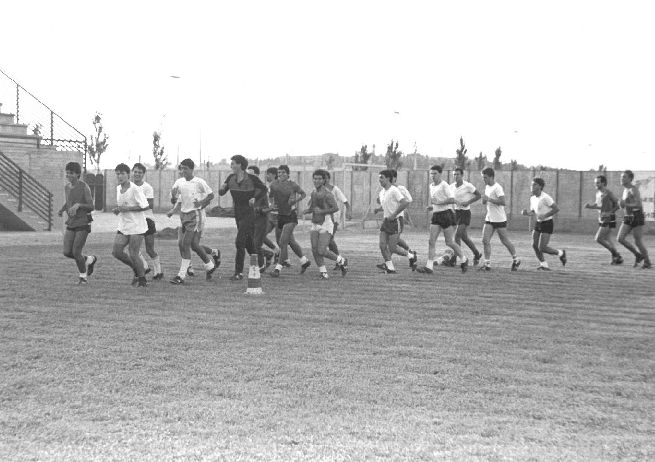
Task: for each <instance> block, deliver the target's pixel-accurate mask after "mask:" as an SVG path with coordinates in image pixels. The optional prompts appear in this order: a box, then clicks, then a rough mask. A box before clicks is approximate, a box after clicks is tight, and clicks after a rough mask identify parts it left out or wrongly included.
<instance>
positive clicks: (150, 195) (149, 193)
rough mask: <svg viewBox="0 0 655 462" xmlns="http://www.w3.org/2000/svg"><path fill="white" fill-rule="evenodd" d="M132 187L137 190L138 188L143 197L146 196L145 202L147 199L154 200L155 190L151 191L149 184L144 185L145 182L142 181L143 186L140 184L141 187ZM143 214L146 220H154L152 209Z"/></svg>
mask: <svg viewBox="0 0 655 462" xmlns="http://www.w3.org/2000/svg"><path fill="white" fill-rule="evenodd" d="M134 186H135V187H137V188H139V189H140V190H141V192H142V193H143V195H144V196H146V200H147V199H152V200H154V199H155V190H154V189H152V186H150V184H149V183H146V182H145V181H144V182H143V184H142V185H141V186H138V185H136V184H135V185H134ZM143 213H145V215H146V218H150V219H151V220H154V219H155V214H154V213H153V212H152V209H148V210H146V211H145V212H143Z"/></svg>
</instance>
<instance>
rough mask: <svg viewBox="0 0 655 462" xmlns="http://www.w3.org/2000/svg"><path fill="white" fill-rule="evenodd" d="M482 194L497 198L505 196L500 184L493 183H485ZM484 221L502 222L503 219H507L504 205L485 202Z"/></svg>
mask: <svg viewBox="0 0 655 462" xmlns="http://www.w3.org/2000/svg"><path fill="white" fill-rule="evenodd" d="M484 194H485V196H487V197H489V198H491V199H494V200H498V199H499V198H501V197H504V196H505V191H503V187H502V186H501V185H499V184H498V183H494V184H492V185H491V186H489V185H486V186H485V187H484ZM485 221H490V222H491V223H502V222H503V221H507V215H506V214H505V207H504V206H502V205H496V204H492V203H491V202H487V216H486V217H485Z"/></svg>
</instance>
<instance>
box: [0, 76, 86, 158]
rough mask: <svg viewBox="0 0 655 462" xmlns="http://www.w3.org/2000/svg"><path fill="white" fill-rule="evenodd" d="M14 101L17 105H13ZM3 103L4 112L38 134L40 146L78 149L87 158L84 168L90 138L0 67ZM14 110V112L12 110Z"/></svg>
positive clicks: (0, 92) (61, 149) (66, 149)
mask: <svg viewBox="0 0 655 462" xmlns="http://www.w3.org/2000/svg"><path fill="white" fill-rule="evenodd" d="M11 101H14V102H15V105H13V107H12V104H11ZM0 103H2V104H3V112H5V113H7V112H9V113H12V114H13V115H14V116H15V117H16V120H15V123H16V124H23V125H25V126H26V130H27V132H28V133H30V134H32V135H35V136H36V137H37V146H40V145H41V144H42V145H45V146H51V147H53V148H55V149H56V150H58V151H78V152H80V153H82V154H83V157H84V166H83V167H84V171H86V158H87V152H88V144H87V138H86V136H84V135H83V134H82V133H81V132H80V131H79V130H77V129H76V128H75V127H73V126H72V125H71V124H69V123H68V122H66V121H65V120H64V119H62V118H61V117H60V116H59V115H58V114H57V113H56V112H54V111H53V110H52V109H50V108H49V107H48V106H46V105H45V104H43V103H42V102H41V101H40V100H39V99H38V98H37V97H36V96H34V95H33V94H32V93H30V92H29V91H27V90H26V89H25V88H23V87H22V86H21V85H20V84H19V83H18V82H16V81H15V80H14V79H13V78H11V77H10V76H9V75H7V74H6V73H5V72H4V71H3V70H2V69H0ZM10 111H13V112H10Z"/></svg>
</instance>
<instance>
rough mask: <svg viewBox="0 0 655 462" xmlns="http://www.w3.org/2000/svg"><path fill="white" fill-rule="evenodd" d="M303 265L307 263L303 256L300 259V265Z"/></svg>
mask: <svg viewBox="0 0 655 462" xmlns="http://www.w3.org/2000/svg"><path fill="white" fill-rule="evenodd" d="M305 263H307V257H306V256H305V255H303V256H302V258H301V259H300V264H301V265H304V264H305Z"/></svg>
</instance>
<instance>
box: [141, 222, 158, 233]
mask: <svg viewBox="0 0 655 462" xmlns="http://www.w3.org/2000/svg"><path fill="white" fill-rule="evenodd" d="M146 223H148V231H146V232H145V233H143V235H144V236H150V235H152V234H155V233H156V232H157V228H156V227H155V222H154V220H152V219H151V218H146Z"/></svg>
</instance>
